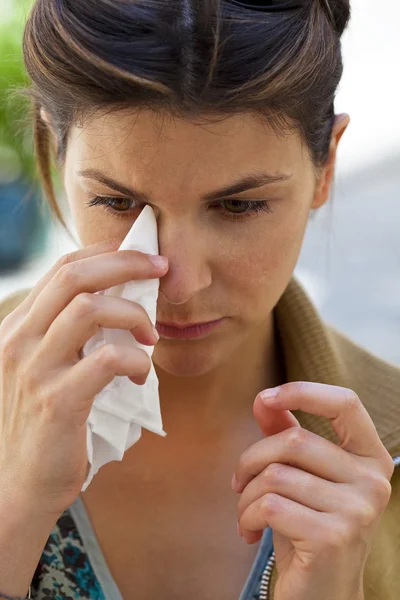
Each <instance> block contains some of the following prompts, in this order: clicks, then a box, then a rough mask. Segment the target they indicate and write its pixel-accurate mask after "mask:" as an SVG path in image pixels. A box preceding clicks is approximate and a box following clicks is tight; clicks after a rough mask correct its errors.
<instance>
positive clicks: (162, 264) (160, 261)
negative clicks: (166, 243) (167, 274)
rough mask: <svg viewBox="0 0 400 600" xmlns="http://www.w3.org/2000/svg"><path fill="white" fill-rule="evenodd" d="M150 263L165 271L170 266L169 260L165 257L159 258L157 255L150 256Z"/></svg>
mask: <svg viewBox="0 0 400 600" xmlns="http://www.w3.org/2000/svg"><path fill="white" fill-rule="evenodd" d="M147 256H148V259H149V261H150V262H151V263H152V264H153V265H154V266H155V267H157V268H158V269H165V268H166V266H167V265H168V258H166V257H165V256H159V255H157V254H154V255H153V254H148V255H147Z"/></svg>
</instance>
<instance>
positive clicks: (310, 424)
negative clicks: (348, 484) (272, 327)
mask: <svg viewBox="0 0 400 600" xmlns="http://www.w3.org/2000/svg"><path fill="white" fill-rule="evenodd" d="M274 316H275V322H276V325H277V330H278V335H279V339H280V342H281V345H282V350H283V355H284V359H285V367H286V381H315V382H319V383H325V384H328V385H336V386H341V387H346V388H349V389H352V390H354V391H355V392H356V393H357V394H358V396H359V398H360V400H361V401H362V403H363V404H364V406H365V408H366V409H367V411H368V413H369V414H370V416H371V419H372V421H373V422H374V424H375V427H376V429H377V432H378V434H379V437H380V439H381V441H382V443H383V444H384V446H385V448H386V449H387V451H388V452H389V453H390V455H391V456H392V458H395V457H398V456H400V391H399V390H400V369H399V368H398V367H396V366H395V365H391V364H389V363H387V362H384V361H383V360H381V359H380V358H378V357H376V356H374V355H372V354H371V353H369V352H367V351H366V350H365V349H364V348H362V347H360V346H358V345H357V344H356V343H354V342H352V341H351V340H350V339H349V338H347V337H346V336H345V335H343V334H342V333H340V332H339V331H337V330H335V329H334V328H333V327H330V326H329V325H327V324H326V323H324V321H323V320H322V318H321V316H320V315H319V313H318V311H317V309H316V308H315V306H314V305H313V303H312V301H311V300H310V298H309V297H308V296H307V294H306V292H305V290H304V289H303V288H302V286H301V285H300V283H299V282H298V281H297V279H295V278H294V277H293V278H292V279H291V281H290V282H289V285H288V287H287V288H286V290H285V292H284V294H283V295H282V297H281V299H280V300H279V302H278V304H277V306H276V308H275V310H274ZM292 412H293V414H294V415H295V417H296V418H297V419H298V421H299V423H300V425H301V426H302V427H304V428H305V429H308V430H310V431H312V432H313V433H316V434H318V435H320V436H321V437H324V438H326V439H328V440H330V441H332V442H334V443H335V444H336V443H338V438H337V435H336V433H335V432H334V431H333V429H332V427H331V424H330V421H329V419H327V418H323V417H320V416H318V415H312V414H309V413H305V412H303V411H300V410H295V411H292Z"/></svg>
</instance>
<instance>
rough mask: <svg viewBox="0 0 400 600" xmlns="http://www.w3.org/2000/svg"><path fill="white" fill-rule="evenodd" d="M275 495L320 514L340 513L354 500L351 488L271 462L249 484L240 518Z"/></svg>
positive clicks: (239, 506) (240, 509)
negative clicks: (263, 499) (252, 506)
mask: <svg viewBox="0 0 400 600" xmlns="http://www.w3.org/2000/svg"><path fill="white" fill-rule="evenodd" d="M268 493H274V494H279V495H280V496H284V497H285V498H289V500H293V501H295V502H299V503H300V504H303V506H308V508H313V509H314V510H318V511H321V512H335V511H337V512H339V511H340V510H342V509H343V506H345V505H346V503H347V504H350V503H351V502H353V500H354V495H353V492H351V491H350V486H347V485H346V484H339V483H332V482H331V481H326V479H322V478H321V477H317V476H316V475H312V474H311V473H307V472H306V471H302V470H301V469H297V468H296V467H292V466H290V465H285V464H279V463H272V464H270V465H268V467H267V468H266V469H264V470H263V471H261V473H260V474H259V475H257V477H255V478H254V479H253V480H252V481H250V483H249V484H248V485H246V487H245V489H244V490H243V493H242V495H241V496H240V499H239V502H238V518H239V519H240V517H241V516H242V514H243V513H244V511H245V510H246V509H247V507H248V506H250V504H252V503H253V502H255V501H256V500H259V499H260V498H261V497H262V496H265V494H268Z"/></svg>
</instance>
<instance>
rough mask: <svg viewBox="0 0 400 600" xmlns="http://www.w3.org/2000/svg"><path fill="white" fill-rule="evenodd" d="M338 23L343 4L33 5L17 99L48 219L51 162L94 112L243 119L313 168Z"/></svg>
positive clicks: (56, 1) (82, 0) (150, 1)
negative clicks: (258, 123) (266, 129)
mask: <svg viewBox="0 0 400 600" xmlns="http://www.w3.org/2000/svg"><path fill="white" fill-rule="evenodd" d="M349 16H350V5H349V0H310V1H309V2H307V1H306V2H304V6H300V7H299V8H296V9H293V10H285V11H278V12H261V11H257V10H251V9H249V8H245V7H241V6H238V5H237V4H234V3H232V2H229V0H36V2H35V3H34V5H33V8H32V10H31V12H30V14H29V17H28V20H27V23H26V25H25V30H24V36H23V55H24V62H25V67H26V69H27V72H28V75H29V77H30V80H31V85H30V87H29V88H27V89H25V90H22V91H21V92H22V94H23V95H26V96H28V97H29V99H30V107H31V110H30V118H31V119H32V123H33V139H34V146H35V153H36V160H37V167H38V173H39V177H40V180H41V183H42V186H43V189H44V192H45V195H46V196H47V199H48V201H49V203H50V206H51V208H52V210H53V212H54V214H55V215H56V217H57V218H58V219H59V220H60V221H61V222H62V223H63V224H64V221H63V218H62V215H61V212H60V210H59V207H58V206H57V203H56V199H55V194H54V189H53V184H52V179H51V169H52V164H53V163H52V158H54V159H55V164H56V166H57V167H60V166H61V165H63V162H64V159H65V154H66V145H67V138H68V132H69V130H70V128H71V126H72V124H74V123H78V122H80V121H81V120H83V119H86V118H88V117H89V116H90V115H93V114H94V113H97V111H99V110H100V111H106V112H108V111H112V110H115V109H125V108H126V109H138V110H140V109H141V108H145V109H152V110H154V111H158V112H165V111H166V112H167V114H170V115H171V116H176V117H178V118H188V119H193V120H194V119H206V121H207V120H208V121H211V120H214V119H217V120H218V119H221V118H222V119H223V118H225V117H227V116H229V115H233V114H237V113H243V112H251V113H253V114H256V115H259V116H260V117H262V118H265V119H267V120H268V122H269V123H270V124H271V125H272V126H273V127H274V128H276V130H277V131H283V130H284V128H286V127H293V126H295V127H296V128H297V129H298V131H299V132H300V134H301V135H302V137H303V139H304V140H305V142H306V143H307V145H308V147H309V149H310V154H311V156H312V159H313V162H314V164H315V165H316V166H321V165H323V164H324V161H326V159H327V157H328V151H329V143H330V137H331V133H332V126H333V122H334V96H335V93H336V89H337V86H338V83H339V81H340V78H341V76H342V70H343V67H342V57H341V43H340V38H341V35H342V33H343V31H344V29H345V27H346V25H347V23H348V20H349ZM41 108H43V109H44V110H45V111H46V113H47V115H48V116H49V118H50V121H51V128H49V125H48V124H46V123H45V122H44V121H43V120H42V118H41V116H40V109H41ZM51 130H52V131H53V133H54V136H52V133H51ZM54 137H55V138H56V140H57V147H56V148H55V147H54V146H53V144H52V141H53V140H54Z"/></svg>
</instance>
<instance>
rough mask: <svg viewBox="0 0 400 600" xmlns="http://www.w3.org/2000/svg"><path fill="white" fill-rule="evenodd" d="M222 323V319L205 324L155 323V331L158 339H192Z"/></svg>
mask: <svg viewBox="0 0 400 600" xmlns="http://www.w3.org/2000/svg"><path fill="white" fill-rule="evenodd" d="M222 321H224V318H222V319H217V320H216V321H208V322H206V323H189V324H185V325H183V324H180V323H159V322H157V323H156V329H157V331H158V333H159V334H160V337H164V338H171V339H193V338H198V337H203V336H205V335H207V334H208V333H210V332H211V331H212V330H213V329H215V328H216V327H218V325H220V324H221V323H222Z"/></svg>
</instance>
